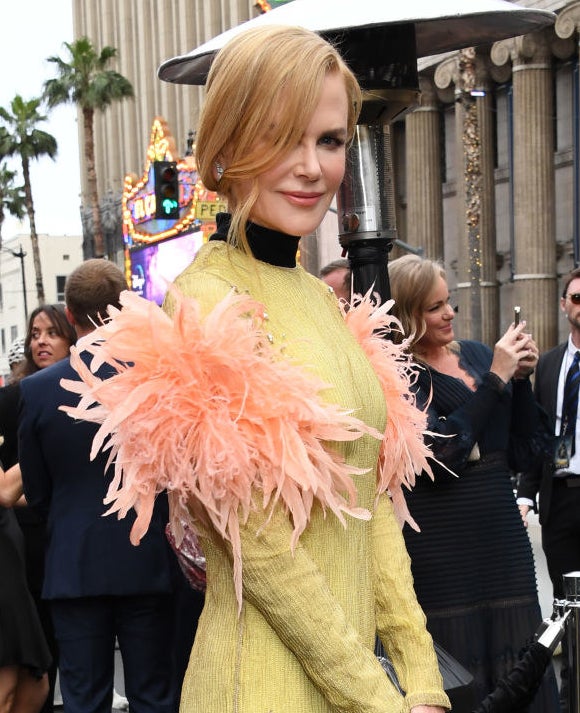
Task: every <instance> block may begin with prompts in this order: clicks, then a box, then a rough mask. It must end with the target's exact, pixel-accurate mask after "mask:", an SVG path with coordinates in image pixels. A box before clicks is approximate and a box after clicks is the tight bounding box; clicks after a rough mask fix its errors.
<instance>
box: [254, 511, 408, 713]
mask: <svg viewBox="0 0 580 713" xmlns="http://www.w3.org/2000/svg"><path fill="white" fill-rule="evenodd" d="M261 515H262V518H263V513H262V514H261ZM261 524H262V522H261V519H260V516H259V515H256V514H253V515H250V518H249V520H248V522H247V523H246V524H245V525H244V526H242V527H241V528H240V536H241V540H242V557H243V562H244V576H243V591H244V599H246V600H247V601H248V602H250V603H251V604H252V605H253V606H255V607H256V608H257V609H258V610H259V611H260V612H261V614H262V615H263V616H264V618H265V619H266V620H267V621H268V623H269V625H270V626H271V627H272V628H273V629H274V631H275V632H276V634H277V635H278V637H279V638H280V639H281V641H282V642H283V643H284V644H285V645H286V646H287V647H288V648H289V649H290V650H291V651H292V652H293V654H294V655H295V656H296V658H297V659H298V660H299V661H300V663H301V665H302V667H303V668H304V670H305V672H306V673H307V675H308V676H309V678H310V679H311V680H312V682H313V683H314V685H315V686H316V687H317V688H318V689H319V690H320V691H321V693H322V695H323V696H324V697H325V698H326V699H327V700H328V701H329V702H330V703H331V705H332V707H333V710H336V711H337V713H347V712H348V713H354V712H355V711H356V712H357V713H358V712H359V711H364V712H365V713H404V712H405V711H406V710H407V708H406V707H405V702H404V700H403V698H402V697H401V695H400V694H399V693H398V692H397V690H396V689H395V687H394V685H393V684H392V683H391V681H390V680H389V679H388V677H387V675H386V674H385V672H384V671H383V669H382V667H381V665H380V664H379V662H378V660H377V658H376V656H375V655H374V653H373V651H371V650H369V649H368V648H366V647H365V646H363V644H362V643H361V641H360V640H359V637H358V635H357V632H356V630H355V629H354V628H353V627H352V626H351V625H350V624H349V622H348V621H347V618H346V616H345V613H344V610H343V609H342V607H341V606H340V604H339V603H338V602H337V600H336V599H335V597H334V596H333V594H332V592H331V590H330V588H329V586H328V584H327V582H326V579H325V577H324V575H323V574H322V573H321V572H320V570H319V569H318V567H317V566H316V564H315V562H314V561H313V560H312V558H311V557H310V556H309V554H308V553H307V551H306V550H305V549H304V547H302V546H301V544H300V543H298V545H297V546H296V549H295V551H294V553H292V552H291V550H290V546H289V543H290V537H291V530H292V528H291V525H290V523H289V521H288V518H287V516H286V515H285V514H284V513H283V512H282V511H281V510H280V509H277V510H276V511H275V512H274V513H273V516H272V519H271V521H270V522H269V524H268V526H267V527H266V528H262V529H261V530H260V534H258V535H256V531H257V530H258V528H260V526H261ZM387 541H388V540H387ZM383 546H384V545H383ZM387 549H388V550H390V548H389V547H387ZM408 585H409V589H407V590H406V592H405V594H406V596H408V595H409V592H410V591H411V587H412V584H411V583H408ZM401 591H402V588H401ZM399 644H400V645H403V642H399ZM412 646H413V642H412V641H408V642H405V647H404V648H411V647H412Z"/></svg>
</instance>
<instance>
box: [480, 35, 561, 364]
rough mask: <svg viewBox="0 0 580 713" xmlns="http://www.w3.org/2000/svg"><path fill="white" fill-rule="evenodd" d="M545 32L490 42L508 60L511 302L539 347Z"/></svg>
mask: <svg viewBox="0 0 580 713" xmlns="http://www.w3.org/2000/svg"><path fill="white" fill-rule="evenodd" d="M549 39H550V35H549V34H548V33H547V32H538V33H531V34H529V35H524V36H523V37H517V38H515V39H513V40H505V41H503V42H499V43H496V44H495V45H494V46H493V48H492V52H491V58H492V60H493V62H494V63H495V64H497V65H500V66H501V65H503V64H505V63H506V62H507V61H509V60H510V59H511V62H512V76H513V79H512V82H513V147H514V166H513V185H514V255H513V256H512V260H513V269H514V280H515V290H514V295H515V300H514V301H515V303H516V304H519V305H521V308H522V316H523V318H524V319H525V320H526V321H527V323H528V327H529V329H530V330H531V331H532V333H533V335H534V337H535V339H536V341H537V343H538V346H539V348H540V350H541V351H543V350H545V349H547V348H549V347H551V346H553V345H554V344H555V342H556V340H557V321H556V319H555V318H554V317H555V310H556V309H557V297H558V295H557V283H556V251H555V249H554V247H555V240H556V225H555V214H554V208H555V205H554V145H553V97H552V62H551V49H550V43H549Z"/></svg>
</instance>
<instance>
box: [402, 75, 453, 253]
mask: <svg viewBox="0 0 580 713" xmlns="http://www.w3.org/2000/svg"><path fill="white" fill-rule="evenodd" d="M419 87H420V90H421V104H420V106H419V107H418V108H417V109H415V110H414V111H413V112H411V113H410V114H408V115H407V117H406V119H405V153H406V164H407V165H406V170H407V181H406V189H407V190H406V193H407V230H406V236H405V238H406V241H407V242H408V243H409V245H412V246H413V247H418V248H419V247H421V248H423V250H424V255H425V256H426V257H429V258H432V259H434V260H443V257H444V254H443V196H442V186H441V116H440V113H439V102H438V100H437V95H436V93H435V87H434V86H433V82H432V81H431V80H430V79H428V78H427V77H421V78H420V80H419Z"/></svg>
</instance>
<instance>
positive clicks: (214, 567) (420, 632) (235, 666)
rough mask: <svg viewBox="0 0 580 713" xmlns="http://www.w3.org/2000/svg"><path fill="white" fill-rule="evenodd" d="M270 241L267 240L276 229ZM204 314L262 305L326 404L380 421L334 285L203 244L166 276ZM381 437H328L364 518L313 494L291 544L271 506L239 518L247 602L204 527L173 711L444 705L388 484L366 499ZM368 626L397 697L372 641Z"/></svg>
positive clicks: (226, 552) (287, 527)
mask: <svg viewBox="0 0 580 713" xmlns="http://www.w3.org/2000/svg"><path fill="white" fill-rule="evenodd" d="M273 239H276V238H275V237H273ZM176 284H177V287H178V288H179V289H180V290H181V291H182V292H183V293H184V294H185V295H187V296H192V297H195V298H196V299H197V300H198V301H199V302H200V304H201V306H202V311H203V312H204V313H208V312H209V311H210V310H211V309H212V308H213V307H214V306H215V305H216V304H217V303H218V302H219V301H220V300H222V299H223V298H224V297H225V296H226V295H227V294H228V293H229V292H230V291H231V289H232V287H235V288H236V289H237V290H238V291H239V292H247V293H248V294H250V295H251V296H252V297H253V298H254V299H256V300H258V301H259V302H261V303H262V304H263V305H264V306H265V309H266V312H267V319H266V323H265V324H266V329H267V331H268V334H269V339H271V340H273V341H274V343H276V344H278V345H283V346H284V349H285V353H286V354H287V355H288V357H290V358H291V359H294V360H297V361H299V363H300V364H302V365H303V366H304V368H305V369H307V370H309V371H310V372H311V373H313V374H316V375H317V376H319V377H320V378H321V379H323V380H324V381H325V382H327V383H330V384H333V385H334V386H333V388H331V389H329V390H328V391H325V392H324V398H325V399H327V400H328V401H329V402H333V403H337V404H340V405H341V406H343V407H345V408H349V409H354V411H355V414H356V415H357V416H358V417H359V418H361V419H362V420H364V421H365V422H366V423H368V424H372V425H373V426H375V427H376V428H377V429H379V430H380V431H383V430H384V425H385V419H386V409H385V403H384V398H383V394H382V391H381V388H380V386H379V383H378V381H377V378H376V376H375V374H374V372H373V371H372V369H371V366H370V363H369V362H368V360H367V358H366V356H365V355H364V353H363V351H362V350H361V348H360V347H359V345H358V343H357V342H356V340H355V339H354V337H353V336H352V334H351V333H350V331H349V330H348V329H347V328H346V327H345V324H344V320H343V318H342V316H341V314H340V311H339V309H338V306H337V302H336V298H335V296H334V294H332V293H331V292H329V290H328V288H327V287H326V286H325V285H324V284H323V283H322V282H320V281H319V280H317V279H316V278H314V277H312V276H311V275H309V274H308V273H307V272H306V271H304V270H303V269H302V268H301V267H294V268H285V267H278V266H275V265H270V264H267V263H264V262H260V261H256V260H254V259H252V258H251V257H248V256H247V255H245V254H243V253H242V252H241V251H239V250H234V249H232V248H230V247H229V246H228V245H226V244H225V243H223V242H221V241H217V242H210V243H208V244H207V245H206V246H204V247H203V248H202V250H201V251H200V253H199V255H198V256H197V258H196V260H195V261H194V262H193V264H192V265H191V266H190V267H189V268H188V269H187V270H186V271H185V272H184V273H182V275H181V276H180V277H179V278H178V279H177V281H176ZM379 445H380V444H379V441H377V440H376V439H373V438H371V437H369V436H364V437H362V438H360V439H358V440H355V441H354V442H350V443H341V444H333V447H336V448H339V449H340V450H341V451H342V453H343V454H344V456H345V458H346V460H347V462H348V463H350V464H355V465H356V466H359V467H361V468H368V473H367V474H365V475H357V476H354V479H355V483H356V489H357V492H358V504H359V505H360V506H362V507H365V508H368V509H369V510H371V511H372V512H373V517H372V518H371V520H369V521H364V520H359V519H355V518H352V517H348V516H347V527H346V528H345V527H343V525H342V524H341V523H340V522H339V520H338V519H337V517H336V516H335V515H334V514H332V513H327V514H326V516H325V515H324V513H323V512H322V509H321V508H320V507H319V506H317V505H314V508H313V511H312V515H311V519H310V522H309V523H308V526H307V527H306V530H305V531H304V533H303V534H302V535H301V537H300V540H299V542H298V545H297V547H296V549H295V551H294V553H292V551H291V547H290V541H291V535H292V523H291V522H290V518H289V516H287V515H286V514H285V513H283V512H282V510H281V509H279V510H275V511H274V514H273V517H272V518H271V520H270V521H269V522H268V523H265V520H266V516H265V514H264V512H261V511H259V512H253V513H252V514H251V515H250V517H249V519H248V521H247V522H246V523H245V524H243V525H241V527H240V530H241V532H240V535H241V551H242V562H243V578H242V582H243V600H242V605H241V612H239V611H238V601H237V599H236V594H235V590H234V581H233V573H232V569H233V565H232V552H231V546H230V545H229V544H227V543H226V542H225V541H224V540H223V539H222V538H221V537H220V536H219V535H218V534H217V532H216V531H215V530H213V529H212V528H211V527H206V528H205V529H203V530H202V537H201V538H200V539H201V544H202V547H203V550H204V552H205V555H206V560H207V581H208V587H207V593H206V601H205V607H204V610H203V614H202V616H201V619H200V622H199V626H198V629H197V635H196V639H195V643H194V647H193V650H192V654H191V659H190V663H189V668H188V671H187V674H186V677H185V681H184V685H183V690H182V699H181V708H180V711H181V713H194V712H195V713H197V712H199V713H331V712H333V713H338V712H344V713H346V712H347V711H349V712H351V713H398V712H399V711H408V710H410V708H411V707H412V706H413V705H417V704H419V703H423V704H431V705H440V706H443V707H449V701H448V699H447V696H446V695H445V693H444V691H443V690H442V682H441V677H440V674H439V671H438V667H437V662H436V657H435V654H434V652H433V649H432V643H431V638H430V636H429V634H428V633H427V631H426V629H425V619H424V616H423V613H422V611H421V609H420V607H419V606H418V604H417V601H416V599H415V596H414V593H413V588H412V579H411V574H410V567H409V558H408V556H407V553H406V550H405V546H404V543H403V538H402V535H401V531H400V528H399V526H398V524H397V522H396V520H395V517H394V512H393V508H392V506H391V503H390V500H389V498H388V496H386V495H383V496H381V498H380V499H379V502H378V505H377V506H376V507H375V496H376V464H377V458H378V452H379ZM375 631H377V632H378V633H379V635H380V637H381V639H382V641H383V643H384V645H385V648H386V650H387V651H388V652H389V655H390V657H391V658H392V660H393V662H394V665H395V667H396V670H397V673H398V677H399V680H400V682H401V686H402V687H403V689H404V690H405V691H406V696H405V697H404V698H403V697H402V696H401V695H400V694H399V693H398V692H397V691H396V689H395V688H394V686H393V685H392V684H391V682H390V681H389V679H388V678H387V676H386V675H385V673H384V671H383V669H382V668H381V666H380V664H379V663H378V661H377V659H376V657H375V655H374V653H373V649H374V638H375Z"/></svg>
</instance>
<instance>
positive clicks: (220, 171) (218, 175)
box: [213, 160, 225, 183]
mask: <svg viewBox="0 0 580 713" xmlns="http://www.w3.org/2000/svg"><path fill="white" fill-rule="evenodd" d="M224 170H225V169H224V167H223V165H222V162H221V161H220V160H216V161H215V162H214V165H213V175H214V178H215V180H216V181H217V182H218V183H219V182H220V181H221V180H222V176H223V175H224Z"/></svg>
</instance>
